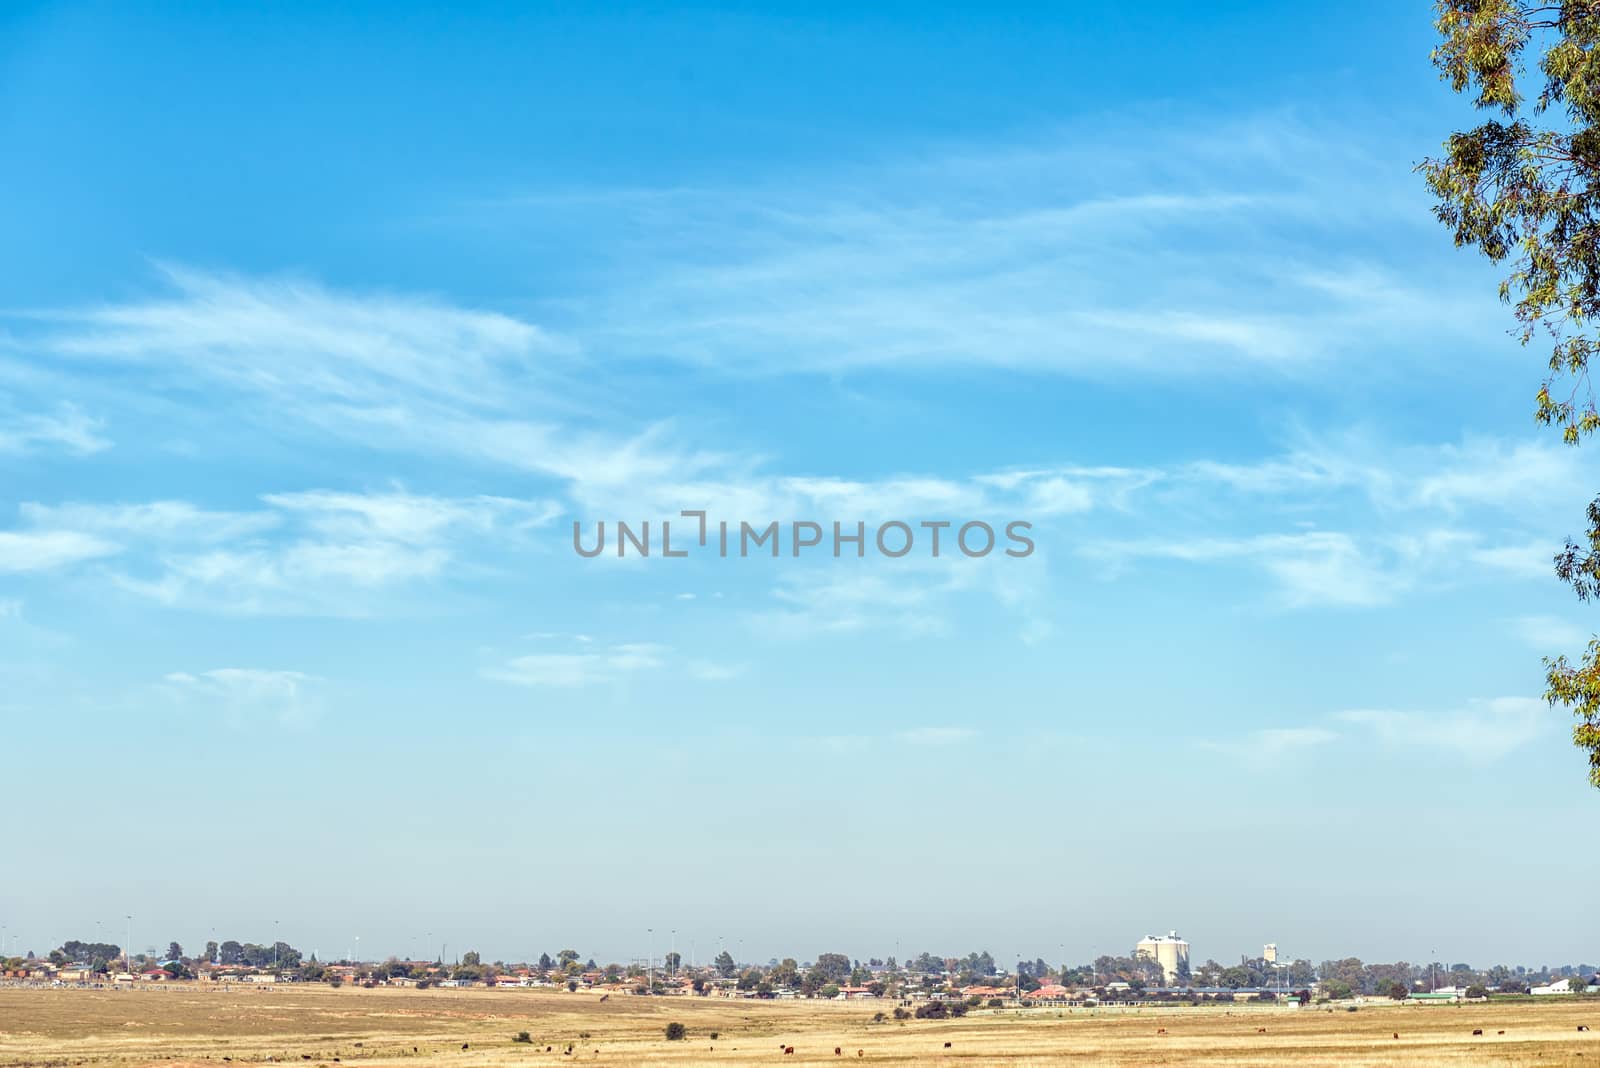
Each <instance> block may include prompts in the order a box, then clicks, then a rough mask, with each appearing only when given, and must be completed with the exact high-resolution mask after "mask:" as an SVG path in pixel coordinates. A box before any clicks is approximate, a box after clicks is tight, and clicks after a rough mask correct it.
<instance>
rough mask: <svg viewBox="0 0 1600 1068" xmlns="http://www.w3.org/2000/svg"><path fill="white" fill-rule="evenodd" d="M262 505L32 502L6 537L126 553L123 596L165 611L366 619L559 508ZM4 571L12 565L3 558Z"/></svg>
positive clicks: (65, 552)
mask: <svg viewBox="0 0 1600 1068" xmlns="http://www.w3.org/2000/svg"><path fill="white" fill-rule="evenodd" d="M263 502H264V504H265V507H264V508H261V509H258V510H254V511H218V510H211V509H205V508H201V507H198V506H196V505H194V504H192V503H190V502H187V501H155V502H148V503H139V504H89V503H81V502H74V503H68V504H63V505H43V504H37V503H26V504H24V505H23V506H22V508H21V515H22V518H23V521H24V522H25V523H26V524H28V525H29V527H30V528H31V529H29V530H27V531H23V532H19V533H7V532H0V551H3V550H4V549H5V548H6V547H7V546H8V545H9V546H11V548H12V549H13V552H12V554H11V555H12V559H13V566H16V561H21V562H22V563H24V564H27V563H30V562H31V563H32V564H33V566H34V567H40V566H46V565H53V566H64V565H66V564H69V563H75V562H82V561H84V560H90V559H94V558H98V557H102V556H110V555H113V554H119V555H121V556H122V557H123V559H122V561H121V562H120V563H119V565H118V566H117V567H116V568H114V569H111V570H109V571H108V572H107V574H108V577H109V578H110V579H111V580H112V581H113V582H115V583H116V584H117V585H118V586H119V587H120V588H122V589H124V590H127V591H129V592H132V593H135V594H138V595H140V596H144V597H148V598H151V599H153V600H155V601H158V602H160V603H163V604H167V605H172V606H179V607H189V608H199V609H203V610H210V611H220V612H225V613H228V614H247V615H256V614H268V615H274V614H290V615H339V616H347V615H363V614H366V613H367V611H368V610H369V608H370V598H371V596H372V595H373V594H375V593H380V592H383V591H385V590H390V589H394V588H396V587H400V586H403V585H404V584H406V583H410V582H415V581H423V580H431V579H435V578H438V577H441V576H443V575H444V574H445V573H446V571H447V569H450V568H452V567H456V566H458V564H459V560H460V553H461V551H462V549H464V548H466V547H468V546H472V545H477V546H482V545H484V544H487V543H491V542H496V541H502V542H503V541H506V540H507V539H510V540H512V541H515V540H517V539H519V538H522V537H524V536H525V535H526V533H527V532H528V531H530V530H531V529H533V528H536V527H539V526H541V525H543V524H545V523H548V522H549V521H550V520H551V519H552V518H553V517H554V515H555V514H556V513H557V511H558V510H559V509H558V506H556V505H554V504H552V503H551V502H548V501H538V500H532V501H522V500H513V499H509V498H502V497H472V498H441V497H431V496H426V495H416V494H411V493H407V492H405V491H402V490H392V491H388V492H381V493H370V494H360V493H349V492H330V491H310V492H306V493H299V494H271V495H268V496H267V497H265V498H263ZM0 570H5V561H4V559H3V558H0Z"/></svg>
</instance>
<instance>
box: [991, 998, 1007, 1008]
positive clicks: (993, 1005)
mask: <svg viewBox="0 0 1600 1068" xmlns="http://www.w3.org/2000/svg"><path fill="white" fill-rule="evenodd" d="M989 1007H990V1008H991V1009H1003V1008H1005V1007H1006V1003H1005V1002H1003V1001H1001V1000H1000V999H999V998H990V999H989Z"/></svg>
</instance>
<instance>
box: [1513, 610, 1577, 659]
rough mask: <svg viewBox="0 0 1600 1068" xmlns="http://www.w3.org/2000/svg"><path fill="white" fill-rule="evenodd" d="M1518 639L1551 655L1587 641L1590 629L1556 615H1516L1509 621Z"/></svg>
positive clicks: (1574, 647)
mask: <svg viewBox="0 0 1600 1068" xmlns="http://www.w3.org/2000/svg"><path fill="white" fill-rule="evenodd" d="M1510 622H1511V630H1512V633H1514V634H1515V635H1516V636H1517V637H1518V638H1519V639H1521V640H1522V641H1524V642H1527V643H1528V644H1529V645H1530V646H1532V647H1533V648H1535V649H1539V650H1541V651H1543V652H1546V653H1549V654H1550V655H1552V656H1555V655H1558V654H1560V653H1573V652H1576V651H1577V650H1578V649H1581V648H1583V647H1584V646H1585V645H1587V644H1588V643H1589V640H1590V638H1591V637H1592V636H1593V633H1594V632H1593V630H1592V629H1588V630H1586V629H1584V628H1583V627H1581V626H1579V625H1578V624H1577V623H1574V622H1572V621H1570V620H1566V619H1561V618H1560V617H1558V616H1518V617H1517V618H1515V619H1513V620H1511V621H1510Z"/></svg>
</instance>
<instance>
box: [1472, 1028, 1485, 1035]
mask: <svg viewBox="0 0 1600 1068" xmlns="http://www.w3.org/2000/svg"><path fill="white" fill-rule="evenodd" d="M1472 1033H1473V1034H1475V1035H1481V1034H1483V1028H1481V1027H1474V1028H1473V1029H1472Z"/></svg>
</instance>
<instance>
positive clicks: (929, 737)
mask: <svg viewBox="0 0 1600 1068" xmlns="http://www.w3.org/2000/svg"><path fill="white" fill-rule="evenodd" d="M977 737H978V731H977V729H976V728H973V727H951V726H939V727H912V728H911V729H909V730H903V731H899V732H897V733H896V734H895V738H896V740H898V741H901V742H904V743H905V744H907V745H925V746H944V745H961V744H962V743H964V742H970V741H972V740H973V739H975V738H977Z"/></svg>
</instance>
